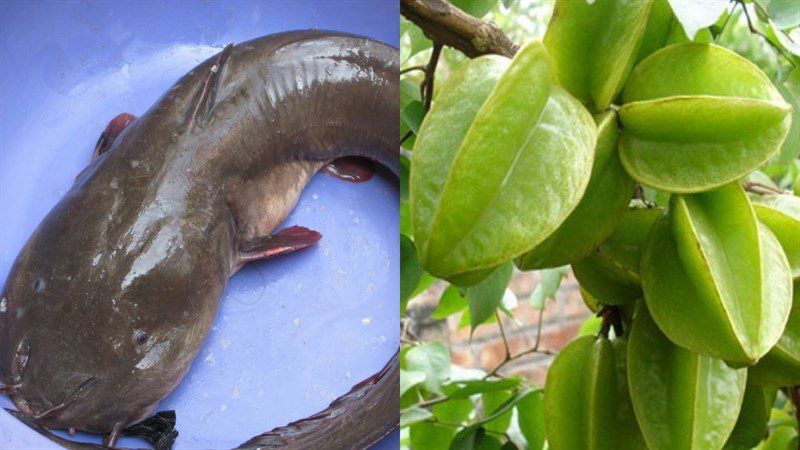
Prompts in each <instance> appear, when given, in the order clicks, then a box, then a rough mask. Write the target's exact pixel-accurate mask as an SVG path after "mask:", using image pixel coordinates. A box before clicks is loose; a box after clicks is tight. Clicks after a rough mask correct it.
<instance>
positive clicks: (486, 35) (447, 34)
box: [400, 0, 518, 58]
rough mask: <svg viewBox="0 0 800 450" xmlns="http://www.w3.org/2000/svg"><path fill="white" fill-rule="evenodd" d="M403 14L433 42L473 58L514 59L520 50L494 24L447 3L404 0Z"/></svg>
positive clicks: (438, 0)
mask: <svg viewBox="0 0 800 450" xmlns="http://www.w3.org/2000/svg"><path fill="white" fill-rule="evenodd" d="M400 13H401V14H402V15H403V16H405V17H406V18H407V19H408V20H410V21H412V22H414V23H415V24H416V25H417V26H418V27H420V29H422V32H423V33H425V36H427V37H428V38H429V39H430V40H432V41H433V42H435V43H440V44H444V45H447V46H449V47H453V48H455V49H456V50H458V51H460V52H461V53H463V54H465V55H467V56H468V57H470V58H475V57H477V56H481V55H488V54H496V55H503V56H508V57H509V58H510V57H512V56H514V54H515V53H516V52H517V49H518V47H517V46H516V45H515V44H514V43H513V42H512V41H511V39H509V38H508V36H506V35H505V33H503V31H502V30H501V29H500V28H499V27H498V26H497V25H495V24H493V23H491V22H484V21H483V20H480V19H478V18H476V17H473V16H471V15H469V14H467V13H465V12H464V11H462V10H460V9H458V8H457V7H455V6H453V5H452V4H450V2H448V1H446V0H401V1H400Z"/></svg>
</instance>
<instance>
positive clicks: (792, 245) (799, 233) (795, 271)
mask: <svg viewBox="0 0 800 450" xmlns="http://www.w3.org/2000/svg"><path fill="white" fill-rule="evenodd" d="M751 200H753V209H755V211H756V215H757V216H758V220H760V221H761V222H762V223H764V225H766V226H767V227H769V229H770V231H772V232H773V233H774V234H775V237H777V238H778V241H779V242H780V243H781V247H783V251H784V252H785V253H786V258H787V259H788V260H789V267H790V268H791V271H792V277H793V278H794V279H798V278H800V197H796V196H794V195H753V196H751Z"/></svg>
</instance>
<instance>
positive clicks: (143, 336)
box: [133, 330, 150, 345]
mask: <svg viewBox="0 0 800 450" xmlns="http://www.w3.org/2000/svg"><path fill="white" fill-rule="evenodd" d="M148 339H150V335H149V334H147V331H144V330H138V331H137V332H136V333H134V334H133V343H134V344H136V345H142V344H144V343H145V342H147V340H148Z"/></svg>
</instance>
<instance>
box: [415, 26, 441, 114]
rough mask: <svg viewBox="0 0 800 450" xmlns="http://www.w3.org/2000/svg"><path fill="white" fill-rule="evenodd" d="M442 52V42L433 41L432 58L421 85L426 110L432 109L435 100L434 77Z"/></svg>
mask: <svg viewBox="0 0 800 450" xmlns="http://www.w3.org/2000/svg"><path fill="white" fill-rule="evenodd" d="M441 54H442V44H441V43H440V42H434V43H433V50H432V51H431V59H430V60H429V61H428V65H427V66H426V67H425V79H423V80H422V84H421V85H420V87H419V88H420V94H422V101H423V106H425V112H428V111H429V110H430V109H431V102H432V101H433V79H434V76H435V75H436V66H437V65H438V64H439V56H440V55H441Z"/></svg>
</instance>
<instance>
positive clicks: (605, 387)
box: [544, 336, 645, 450]
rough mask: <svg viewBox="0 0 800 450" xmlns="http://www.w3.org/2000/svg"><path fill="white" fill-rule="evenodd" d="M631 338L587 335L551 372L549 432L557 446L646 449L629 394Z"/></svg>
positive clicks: (546, 408)
mask: <svg viewBox="0 0 800 450" xmlns="http://www.w3.org/2000/svg"><path fill="white" fill-rule="evenodd" d="M626 372H627V369H626V341H625V339H624V338H619V339H615V340H613V341H610V340H608V339H606V338H604V337H599V338H598V337H595V336H583V337H580V338H578V339H575V340H574V341H572V342H571V343H570V344H569V345H567V346H566V347H565V348H564V349H563V350H562V351H561V352H560V353H559V354H558V356H557V357H556V359H555V361H553V365H552V366H551V367H550V370H549V371H548V373H547V382H546V384H545V393H544V413H545V434H546V435H547V441H548V443H549V445H550V448H551V449H552V450H601V449H608V450H612V449H613V450H641V449H643V448H645V443H644V439H643V438H642V434H641V432H640V431H639V428H638V427H637V426H636V419H635V417H634V414H633V407H632V406H631V403H630V397H629V394H628V381H627V375H626Z"/></svg>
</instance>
